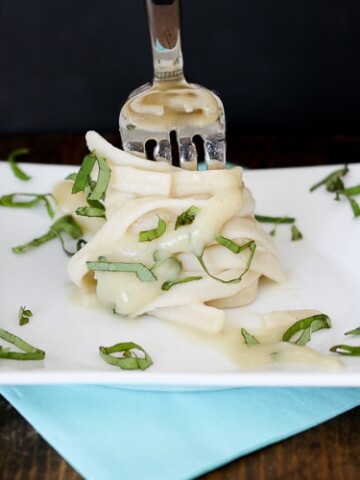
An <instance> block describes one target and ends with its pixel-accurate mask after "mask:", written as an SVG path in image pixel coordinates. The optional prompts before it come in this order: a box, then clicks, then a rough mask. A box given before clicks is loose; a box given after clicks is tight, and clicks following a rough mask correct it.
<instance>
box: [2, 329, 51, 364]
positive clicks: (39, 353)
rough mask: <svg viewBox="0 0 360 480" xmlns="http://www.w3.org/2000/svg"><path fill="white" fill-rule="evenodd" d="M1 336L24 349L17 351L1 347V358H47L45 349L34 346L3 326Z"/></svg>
mask: <svg viewBox="0 0 360 480" xmlns="http://www.w3.org/2000/svg"><path fill="white" fill-rule="evenodd" d="M0 338H2V339H3V340H5V341H6V342H9V343H11V344H12V345H15V347H18V348H19V349H20V350H22V352H17V351H13V350H10V349H9V348H0V358H6V359H9V360H43V359H44V358H45V352H44V351H43V350H40V349H39V348H36V347H33V346H32V345H30V344H29V343H27V342H25V340H22V339H21V338H20V337H17V336H16V335H14V334H12V333H10V332H7V331H6V330H3V329H2V328H0Z"/></svg>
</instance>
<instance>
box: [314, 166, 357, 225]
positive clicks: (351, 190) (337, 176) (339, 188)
mask: <svg viewBox="0 0 360 480" xmlns="http://www.w3.org/2000/svg"><path fill="white" fill-rule="evenodd" d="M348 172H349V168H348V166H347V165H345V166H344V167H343V168H341V169H339V170H335V172H332V173H330V175H328V176H327V177H325V178H324V179H323V180H321V181H320V182H318V183H316V184H315V185H313V186H312V187H311V188H310V192H313V191H314V190H316V189H317V188H318V187H320V186H321V185H324V186H325V188H326V190H327V191H328V192H332V193H335V200H340V198H341V195H343V196H345V197H346V198H347V199H348V201H349V203H350V207H351V209H352V211H353V214H354V217H355V218H356V217H360V205H359V204H358V202H357V201H356V200H355V199H354V198H352V197H353V196H354V195H359V194H360V185H355V186H354V187H348V188H345V185H344V182H343V180H342V177H344V176H345V175H346V174H347V173H348Z"/></svg>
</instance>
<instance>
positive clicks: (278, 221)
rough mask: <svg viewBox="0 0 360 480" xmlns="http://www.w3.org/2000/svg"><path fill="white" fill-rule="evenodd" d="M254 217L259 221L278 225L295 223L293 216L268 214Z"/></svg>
mask: <svg viewBox="0 0 360 480" xmlns="http://www.w3.org/2000/svg"><path fill="white" fill-rule="evenodd" d="M255 219H256V220H257V221H258V222H261V223H276V224H278V225H280V224H282V223H295V220H296V219H295V218H294V217H286V216H285V217H271V216H269V215H255Z"/></svg>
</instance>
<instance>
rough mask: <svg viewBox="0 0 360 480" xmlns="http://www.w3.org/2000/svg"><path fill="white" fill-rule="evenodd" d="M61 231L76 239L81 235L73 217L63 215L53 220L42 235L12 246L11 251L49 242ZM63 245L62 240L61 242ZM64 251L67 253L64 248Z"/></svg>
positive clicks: (24, 250) (25, 249) (17, 251)
mask: <svg viewBox="0 0 360 480" xmlns="http://www.w3.org/2000/svg"><path fill="white" fill-rule="evenodd" d="M63 233H66V234H68V235H69V236H70V237H72V238H73V239H74V240H76V239H78V238H80V237H81V235H82V233H83V232H82V229H81V227H80V225H79V224H78V223H77V222H76V221H75V219H74V218H73V217H72V216H71V215H64V216H63V217H61V218H59V219H58V220H56V222H54V223H53V224H52V225H51V226H50V229H49V231H48V232H47V233H45V234H44V235H42V236H41V237H37V238H34V239H33V240H31V241H30V242H27V243H25V244H23V245H18V246H17V247H13V248H12V251H13V252H14V253H25V252H27V251H28V250H30V249H32V248H35V247H39V246H40V245H43V244H44V243H47V242H49V241H50V240H52V239H53V238H56V237H60V238H61V236H62V234H63ZM62 245H63V242H62ZM65 253H68V252H67V251H66V250H65Z"/></svg>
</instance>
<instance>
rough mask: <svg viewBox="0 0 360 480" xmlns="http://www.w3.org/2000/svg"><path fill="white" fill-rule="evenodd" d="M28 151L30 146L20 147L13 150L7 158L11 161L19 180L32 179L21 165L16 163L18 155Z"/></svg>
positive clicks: (10, 163) (25, 153)
mask: <svg viewBox="0 0 360 480" xmlns="http://www.w3.org/2000/svg"><path fill="white" fill-rule="evenodd" d="M28 153H29V149H28V148H19V149H17V150H14V151H13V152H11V153H10V155H9V156H8V158H7V161H8V162H9V165H10V167H11V170H12V171H13V173H14V175H15V177H17V178H18V179H19V180H23V181H27V180H30V179H31V177H30V176H29V175H28V174H27V173H25V172H24V171H23V170H22V169H21V168H20V167H19V165H18V164H17V163H16V160H15V159H16V157H18V156H20V155H27V154H28Z"/></svg>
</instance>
